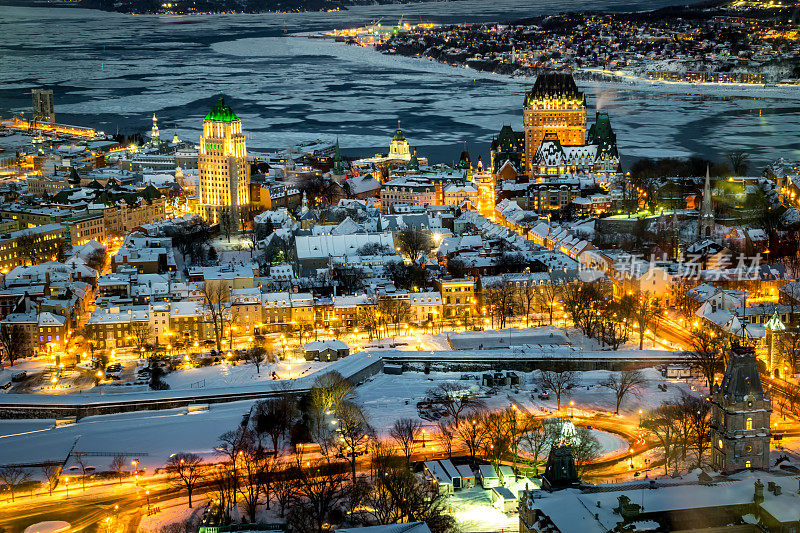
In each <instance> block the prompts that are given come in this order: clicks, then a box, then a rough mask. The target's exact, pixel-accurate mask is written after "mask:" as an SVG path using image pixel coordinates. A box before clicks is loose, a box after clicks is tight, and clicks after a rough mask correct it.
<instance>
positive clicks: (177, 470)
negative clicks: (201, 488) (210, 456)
mask: <svg viewBox="0 0 800 533" xmlns="http://www.w3.org/2000/svg"><path fill="white" fill-rule="evenodd" d="M203 466H204V465H203V458H202V457H200V456H199V455H197V454H194V453H187V452H180V453H176V454H174V455H172V456H170V458H169V459H168V460H167V465H166V471H167V473H168V474H169V475H170V477H171V478H172V482H173V483H174V484H175V485H177V486H178V487H186V493H187V495H188V496H189V507H190V508H191V507H192V492H193V491H194V489H195V487H196V486H197V484H198V482H199V481H200V480H201V479H202V477H203Z"/></svg>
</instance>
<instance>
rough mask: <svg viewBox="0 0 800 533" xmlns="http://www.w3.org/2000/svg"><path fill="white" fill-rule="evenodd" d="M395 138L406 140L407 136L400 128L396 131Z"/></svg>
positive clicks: (396, 139)
mask: <svg viewBox="0 0 800 533" xmlns="http://www.w3.org/2000/svg"><path fill="white" fill-rule="evenodd" d="M393 140H395V141H405V140H406V136H405V135H403V132H402V131H400V129H399V128H398V130H397V131H396V132H394V139H393Z"/></svg>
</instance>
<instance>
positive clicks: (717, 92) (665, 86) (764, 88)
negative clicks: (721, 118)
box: [288, 32, 800, 100]
mask: <svg viewBox="0 0 800 533" xmlns="http://www.w3.org/2000/svg"><path fill="white" fill-rule="evenodd" d="M288 37H294V38H307V39H315V40H320V41H324V42H328V43H329V44H330V45H332V46H337V47H341V48H343V49H350V50H353V51H363V50H364V49H365V48H366V49H370V53H377V54H379V55H381V56H383V57H392V58H397V59H402V60H408V61H411V62H414V63H418V64H420V63H421V64H426V65H437V66H439V67H441V68H443V69H447V70H449V71H451V72H458V73H460V74H462V75H465V76H467V75H468V76H480V77H484V78H492V77H499V78H504V79H509V80H518V81H519V80H523V79H524V80H527V79H530V80H534V79H535V78H536V76H537V74H536V73H531V74H522V73H515V74H505V73H500V72H492V71H488V70H478V69H473V68H471V67H469V66H468V65H466V64H460V65H452V64H449V63H445V62H443V61H437V60H436V59H433V58H430V57H426V56H411V55H405V54H397V53H395V54H387V53H384V52H381V51H380V50H377V49H376V48H375V47H374V46H364V47H362V46H350V45H348V44H347V43H345V42H340V41H336V40H334V39H333V38H332V37H330V36H323V35H321V34H319V33H310V32H303V33H293V34H289V35H288ZM582 72H595V71H593V70H590V69H586V70H579V71H575V72H574V73H575V81H576V83H578V84H579V85H586V86H593V87H600V88H625V89H633V90H641V91H652V92H659V93H672V94H675V93H677V94H702V95H705V94H707V95H709V96H712V95H713V96H722V97H744V98H758V97H760V96H761V97H766V98H785V99H787V100H800V86H798V85H778V84H767V85H761V84H746V83H699V82H673V81H666V80H663V81H662V80H650V79H646V78H641V77H638V76H633V75H628V74H625V76H626V80H625V81H622V80H614V79H596V78H586V77H583V76H581V73H582ZM606 72H608V76H620V74H617V73H614V72H610V71H606Z"/></svg>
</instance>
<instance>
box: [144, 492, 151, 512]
mask: <svg viewBox="0 0 800 533" xmlns="http://www.w3.org/2000/svg"><path fill="white" fill-rule="evenodd" d="M144 495H145V496H146V497H147V514H148V515H149V514H150V489H147V490H146V491H144Z"/></svg>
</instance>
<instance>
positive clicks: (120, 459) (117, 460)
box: [110, 453, 127, 483]
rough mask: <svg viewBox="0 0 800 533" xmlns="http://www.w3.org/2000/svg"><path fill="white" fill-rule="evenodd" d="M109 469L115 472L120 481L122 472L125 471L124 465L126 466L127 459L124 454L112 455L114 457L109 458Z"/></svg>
mask: <svg viewBox="0 0 800 533" xmlns="http://www.w3.org/2000/svg"><path fill="white" fill-rule="evenodd" d="M110 466H111V471H112V472H114V473H115V474H117V477H118V478H119V482H120V483H122V474H123V472H125V466H127V461H126V459H125V456H124V455H122V454H121V453H118V454H116V455H114V458H113V459H111V465H110Z"/></svg>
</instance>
